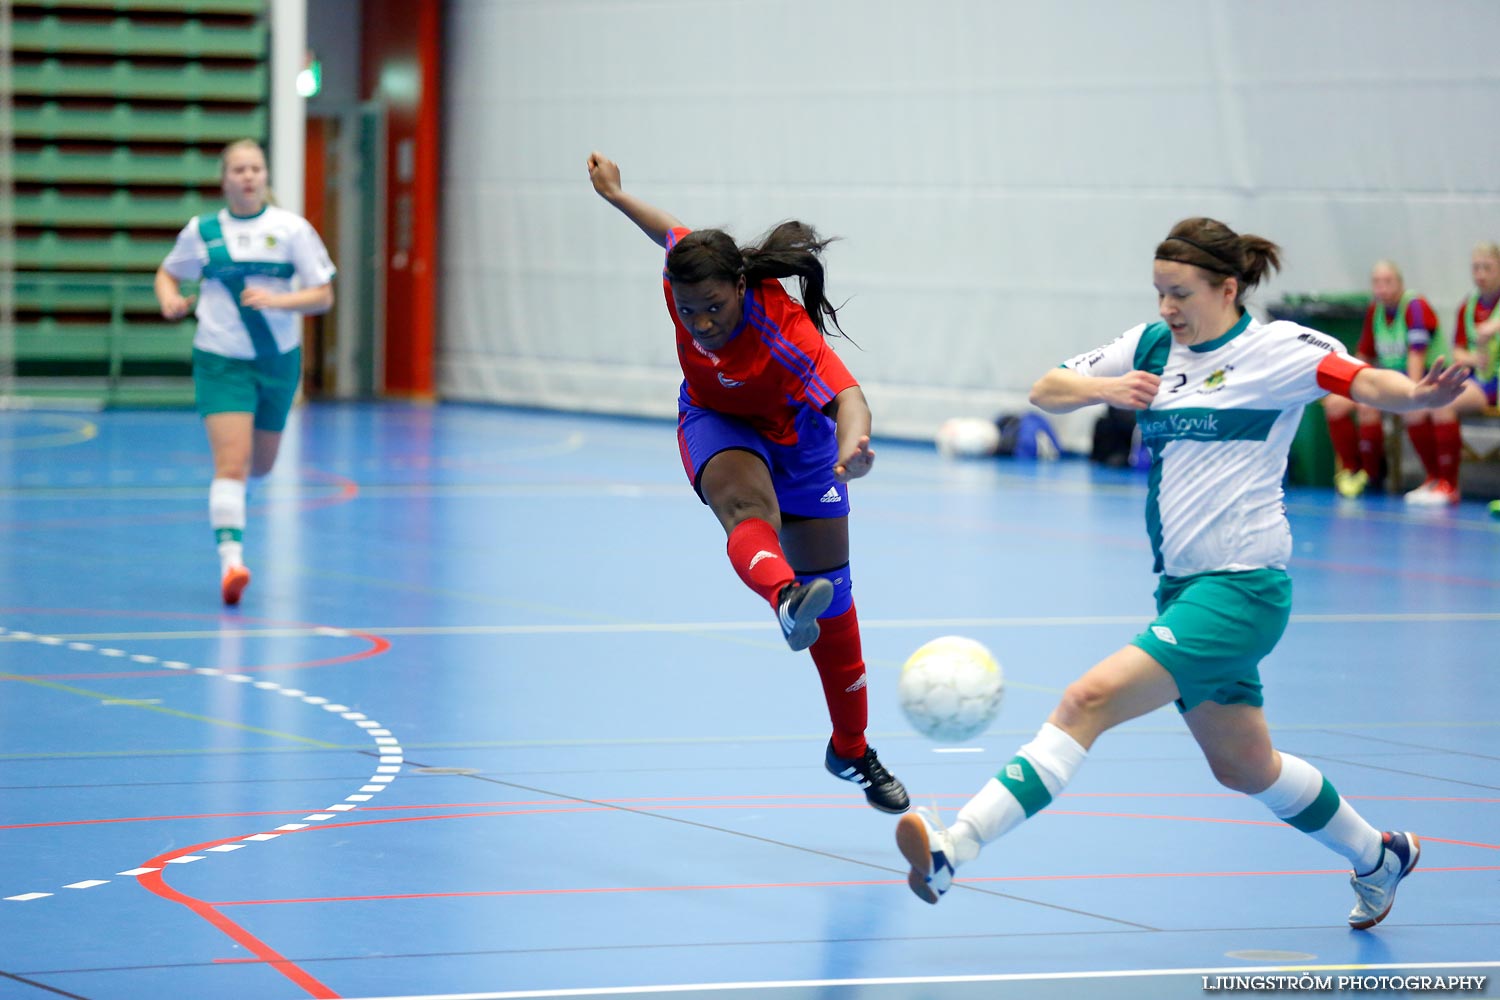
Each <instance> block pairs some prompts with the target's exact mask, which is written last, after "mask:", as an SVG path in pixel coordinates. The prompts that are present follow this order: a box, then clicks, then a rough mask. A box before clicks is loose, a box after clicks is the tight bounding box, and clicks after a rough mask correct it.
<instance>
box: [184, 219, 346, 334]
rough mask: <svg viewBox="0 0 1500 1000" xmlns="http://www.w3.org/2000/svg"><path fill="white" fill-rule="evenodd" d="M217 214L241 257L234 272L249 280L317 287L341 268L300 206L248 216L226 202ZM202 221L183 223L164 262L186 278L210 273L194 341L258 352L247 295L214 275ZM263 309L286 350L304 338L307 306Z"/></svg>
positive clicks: (260, 284)
mask: <svg viewBox="0 0 1500 1000" xmlns="http://www.w3.org/2000/svg"><path fill="white" fill-rule="evenodd" d="M215 218H217V220H218V222H219V227H220V229H221V230H222V232H223V238H224V249H225V250H226V251H227V252H228V254H229V256H230V257H231V258H233V261H234V265H235V266H234V268H233V271H234V273H233V275H232V277H233V278H238V279H240V280H242V281H243V282H244V285H245V287H246V288H265V289H268V290H270V291H272V292H277V293H281V292H289V291H293V290H295V289H297V288H316V287H318V286H319V285H326V284H328V283H329V282H330V281H332V280H333V276H334V273H335V269H334V266H333V261H332V260H330V259H329V257H328V250H327V248H326V247H324V245H323V240H322V239H321V238H320V237H319V236H318V233H317V230H315V229H313V227H312V224H311V223H309V222H308V221H307V220H306V219H304V218H302V216H300V215H297V214H296V213H295V212H288V211H286V210H285V209H282V208H277V207H276V206H275V205H267V206H266V207H265V208H264V209H262V210H261V211H260V212H257V213H256V214H255V215H252V216H248V217H244V218H242V217H240V216H236V215H233V214H231V213H230V212H229V210H228V209H227V208H221V209H220V210H219V211H218V213H217V214H216V216H215ZM198 223H199V220H198V219H197V218H193V219H191V220H189V222H188V224H187V225H186V226H183V227H182V232H180V233H178V234H177V243H176V245H175V246H173V247H172V251H171V253H169V254H167V259H166V260H165V261H163V262H162V267H163V268H165V269H166V271H167V273H168V274H170V275H172V277H174V278H176V279H178V280H179V281H197V280H198V279H200V278H201V279H203V280H202V282H201V284H199V286H198V304H197V307H196V309H195V310H194V316H196V317H197V320H198V332H197V333H196V334H195V335H194V337H193V346H194V347H196V348H198V349H200V350H204V351H209V352H212V353H214V354H221V355H223V356H224V357H228V358H244V359H252V358H254V357H255V345H254V343H253V342H252V340H251V337H250V331H249V330H247V329H246V327H245V321H244V320H243V319H242V318H241V316H240V309H239V303H238V302H237V301H236V300H235V298H234V296H233V295H231V294H230V292H229V289H228V288H227V287H225V285H224V284H223V283H222V282H220V281H216V280H214V275H215V274H217V273H218V270H217V269H216V268H215V266H214V265H212V264H210V261H209V248H208V245H207V244H206V243H205V242H204V239H203V236H202V234H200V233H199V231H198ZM260 314H261V316H262V317H263V318H264V319H265V321H266V325H267V326H269V327H270V329H271V333H272V334H273V335H274V336H275V338H276V346H277V348H278V350H279V351H280V352H281V353H283V354H284V353H286V352H287V351H290V350H291V349H292V348H294V347H297V346H299V345H301V343H302V323H301V318H302V314H301V313H298V312H296V311H294V310H290V309H262V310H260Z"/></svg>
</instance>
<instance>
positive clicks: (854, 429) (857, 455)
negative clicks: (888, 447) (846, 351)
mask: <svg viewBox="0 0 1500 1000" xmlns="http://www.w3.org/2000/svg"><path fill="white" fill-rule="evenodd" d="M823 412H824V413H826V414H827V415H828V416H830V417H832V418H833V427H834V431H833V433H834V438H835V439H836V440H837V441H838V448H839V453H838V458H837V459H835V460H834V463H833V475H834V478H835V479H837V480H838V481H839V482H841V483H847V482H848V481H849V480H851V479H859V478H860V477H861V476H864V475H865V474H866V473H868V472H869V471H870V467H871V466H872V465H874V464H875V451H874V450H873V449H872V448H871V447H870V404H869V403H868V402H867V401H866V400H865V394H864V391H863V390H862V389H860V387H859V386H857V385H851V386H850V387H849V388H847V389H845V390H844V391H843V392H841V393H839V394H838V395H837V396H835V397H833V401H832V402H830V403H829V404H828V405H827V406H825V407H824V408H823Z"/></svg>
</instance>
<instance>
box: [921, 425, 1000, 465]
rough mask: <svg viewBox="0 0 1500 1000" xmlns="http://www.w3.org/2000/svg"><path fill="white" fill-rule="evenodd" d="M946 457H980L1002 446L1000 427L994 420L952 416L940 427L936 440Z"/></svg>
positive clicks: (938, 448)
mask: <svg viewBox="0 0 1500 1000" xmlns="http://www.w3.org/2000/svg"><path fill="white" fill-rule="evenodd" d="M934 443H935V444H936V445H937V450H938V453H939V454H941V455H942V456H943V457H944V458H978V457H980V456H981V455H993V454H994V453H995V452H996V451H997V450H999V448H1000V428H998V427H996V426H995V422H994V421H993V420H983V419H981V418H979V417H951V418H949V419H947V420H944V421H943V423H942V426H940V427H939V428H938V432H937V438H936V440H935V441H934Z"/></svg>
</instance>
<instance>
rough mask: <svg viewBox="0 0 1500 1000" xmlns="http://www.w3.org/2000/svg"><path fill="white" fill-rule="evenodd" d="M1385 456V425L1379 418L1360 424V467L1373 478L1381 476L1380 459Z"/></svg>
mask: <svg viewBox="0 0 1500 1000" xmlns="http://www.w3.org/2000/svg"><path fill="white" fill-rule="evenodd" d="M1384 457H1385V426H1384V425H1383V424H1382V423H1381V421H1380V420H1379V419H1376V420H1371V421H1369V422H1367V423H1362V424H1360V425H1359V467H1360V468H1362V469H1364V470H1365V472H1366V474H1368V475H1369V477H1370V478H1371V479H1379V478H1380V460H1381V459H1382V458H1384Z"/></svg>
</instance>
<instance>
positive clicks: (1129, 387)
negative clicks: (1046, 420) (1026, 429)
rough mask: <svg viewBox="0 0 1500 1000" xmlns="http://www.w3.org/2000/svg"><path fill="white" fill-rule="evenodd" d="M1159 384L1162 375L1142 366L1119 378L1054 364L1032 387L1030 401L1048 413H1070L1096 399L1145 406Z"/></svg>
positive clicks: (1123, 406)
mask: <svg viewBox="0 0 1500 1000" xmlns="http://www.w3.org/2000/svg"><path fill="white" fill-rule="evenodd" d="M1160 386H1161V376H1160V375H1153V374H1151V373H1150V372H1143V371H1140V370H1139V369H1137V370H1136V371H1129V372H1126V373H1125V374H1124V375H1121V376H1118V377H1116V378H1094V377H1092V376H1089V375H1080V374H1079V373H1078V372H1075V371H1073V370H1072V369H1070V368H1054V369H1052V370H1051V371H1049V372H1048V373H1047V374H1045V375H1043V376H1042V377H1041V378H1039V379H1037V380H1036V384H1035V385H1033V386H1032V387H1031V405H1032V406H1036V407H1040V408H1041V409H1043V410H1046V411H1047V412H1048V413H1071V412H1072V411H1074V410H1076V409H1079V408H1080V407H1084V406H1092V405H1093V404H1095V403H1108V404H1109V405H1110V406H1117V407H1119V408H1120V409H1122V410H1144V409H1145V408H1146V407H1148V406H1150V405H1151V401H1152V400H1153V399H1155V398H1156V390H1157V389H1158V388H1160Z"/></svg>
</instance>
